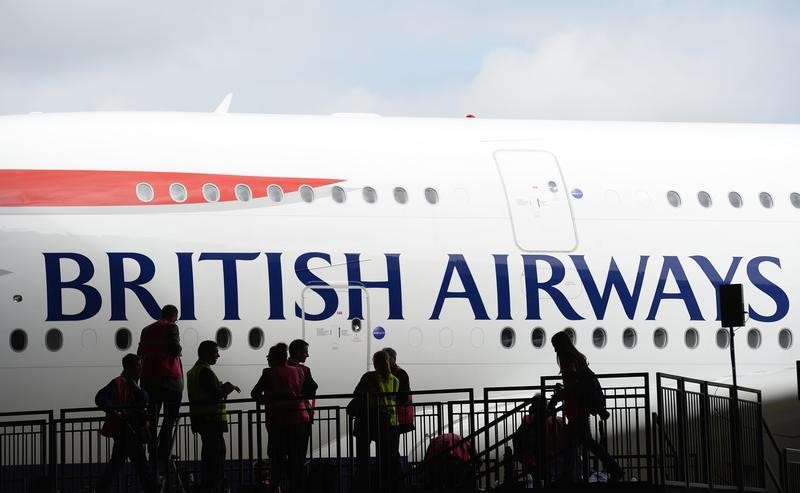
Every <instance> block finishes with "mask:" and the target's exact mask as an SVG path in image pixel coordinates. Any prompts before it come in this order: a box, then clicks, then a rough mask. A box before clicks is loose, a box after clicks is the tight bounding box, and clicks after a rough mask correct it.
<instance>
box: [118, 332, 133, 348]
mask: <svg viewBox="0 0 800 493" xmlns="http://www.w3.org/2000/svg"><path fill="white" fill-rule="evenodd" d="M132 339H133V337H131V331H130V330H128V329H126V328H125V327H122V328H120V329H119V330H117V333H116V334H115V335H114V343H115V344H116V345H117V349H121V350H125V349H128V348H129V347H131V340H132Z"/></svg>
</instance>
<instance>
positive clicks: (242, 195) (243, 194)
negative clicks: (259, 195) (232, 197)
mask: <svg viewBox="0 0 800 493" xmlns="http://www.w3.org/2000/svg"><path fill="white" fill-rule="evenodd" d="M234 192H235V193H236V200H239V201H240V202H249V201H250V199H252V198H253V192H252V191H251V190H250V187H248V186H247V185H243V184H241V183H240V184H238V185H236V188H234Z"/></svg>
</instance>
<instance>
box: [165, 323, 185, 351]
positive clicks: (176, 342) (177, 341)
mask: <svg viewBox="0 0 800 493" xmlns="http://www.w3.org/2000/svg"><path fill="white" fill-rule="evenodd" d="M167 352H169V354H170V356H181V353H182V352H183V348H182V347H181V335H180V332H179V331H178V326H177V325H175V324H170V326H169V334H168V335H167Z"/></svg>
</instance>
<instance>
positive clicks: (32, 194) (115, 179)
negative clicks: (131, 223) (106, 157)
mask: <svg viewBox="0 0 800 493" xmlns="http://www.w3.org/2000/svg"><path fill="white" fill-rule="evenodd" d="M340 181H342V180H338V179H331V178H288V177H270V176H245V175H218V174H204V173H173V172H161V171H91V170H25V169H6V170H0V207H47V206H56V207H64V206H95V207H98V206H100V207H103V206H131V205H168V204H176V203H177V202H175V201H174V200H172V198H171V197H170V194H169V187H170V185H172V184H173V183H180V184H182V185H183V186H185V187H186V191H187V198H186V200H185V201H184V202H180V203H181V204H200V203H206V200H205V198H203V185H205V184H207V183H210V184H214V185H216V186H217V188H218V189H219V194H220V197H219V202H231V201H235V200H236V194H235V191H234V189H235V187H236V185H239V184H243V185H247V186H249V187H250V189H251V190H252V194H253V199H258V198H263V197H266V196H267V187H268V186H269V185H279V186H280V187H281V188H282V189H283V191H284V193H291V192H296V191H297V190H298V189H299V188H300V186H301V185H308V186H310V187H319V186H323V185H330V184H332V183H337V182H340ZM139 183H148V184H150V185H151V186H152V187H153V190H154V192H155V195H154V197H153V200H152V201H150V202H142V201H141V200H139V198H138V197H137V196H136V186H137V185H138V184H139Z"/></svg>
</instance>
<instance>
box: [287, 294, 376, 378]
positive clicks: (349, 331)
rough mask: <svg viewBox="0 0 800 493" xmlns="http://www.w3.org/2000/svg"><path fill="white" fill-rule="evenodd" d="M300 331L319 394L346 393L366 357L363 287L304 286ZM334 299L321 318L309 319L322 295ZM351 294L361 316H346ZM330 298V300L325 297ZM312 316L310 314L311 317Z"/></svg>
mask: <svg viewBox="0 0 800 493" xmlns="http://www.w3.org/2000/svg"><path fill="white" fill-rule="evenodd" d="M302 296H303V304H302V309H303V335H302V338H303V339H305V340H306V341H307V342H308V344H309V360H308V365H309V367H311V372H312V375H313V376H314V380H315V381H316V382H317V384H319V390H318V392H319V393H320V394H336V393H350V392H352V391H353V388H355V386H356V384H357V383H358V379H359V378H361V375H363V374H364V372H365V371H367V370H368V369H371V368H372V362H371V360H370V337H369V335H370V317H369V296H368V294H367V290H366V289H364V288H363V287H359V286H348V285H346V284H343V285H330V286H308V287H306V288H304V289H303V295H302ZM325 296H327V297H333V296H335V297H336V298H337V299H338V308H337V309H336V311H335V312H334V313H333V315H331V316H330V317H328V318H326V319H324V320H309V319H308V318H307V314H318V313H321V312H322V311H323V309H324V307H325V301H324V298H323V297H325ZM351 296H353V297H355V298H353V300H355V299H360V304H361V314H362V315H363V318H354V319H352V320H351V319H349V316H350V301H351ZM328 302H330V301H328ZM312 318H313V317H312Z"/></svg>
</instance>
